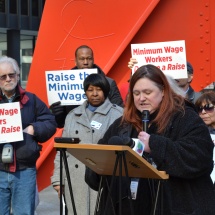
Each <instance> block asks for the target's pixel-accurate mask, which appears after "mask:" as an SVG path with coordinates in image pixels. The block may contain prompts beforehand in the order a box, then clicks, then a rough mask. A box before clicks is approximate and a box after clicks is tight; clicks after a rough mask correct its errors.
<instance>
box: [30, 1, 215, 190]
mask: <svg viewBox="0 0 215 215" xmlns="http://www.w3.org/2000/svg"><path fill="white" fill-rule="evenodd" d="M214 11H215V1H213V0H202V1H196V0H189V1H187V0H180V1H173V0H164V1H159V0H144V1H143V0H125V1H116V0H102V1H101V0H60V1H53V0H46V3H45V7H44V11H43V16H42V20H41V24H40V29H39V34H38V39H37V42H36V47H35V51H34V56H33V62H32V65H31V69H30V74H29V78H28V85H27V90H29V91H31V92H34V93H36V94H37V95H38V96H39V97H40V98H41V99H42V100H43V101H44V102H46V103H47V94H46V86H45V71H47V70H66V69H70V68H72V67H73V66H74V52H75V49H76V48H77V47H78V46H80V45H84V44H85V45H88V46H90V47H91V48H92V49H93V50H94V57H95V63H96V64H98V65H99V66H100V67H101V68H102V69H103V71H104V72H105V73H106V75H107V76H109V77H111V78H114V79H115V80H116V82H117V84H118V87H119V89H121V92H122V95H123V97H124V96H125V94H126V93H127V91H126V90H127V85H128V83H127V81H128V79H129V78H130V73H131V71H130V70H129V69H128V67H127V63H128V61H129V58H130V57H131V48H130V47H131V46H130V44H134V43H150V42H163V41H174V40H185V43H186V55H187V60H188V61H190V62H191V64H192V65H193V67H194V80H193V82H192V87H193V88H194V89H195V90H196V91H200V90H202V89H203V88H204V87H206V86H207V85H209V84H210V83H212V82H213V81H215V64H214V63H213V64H212V61H214V60H215V39H214V38H215V15H214V13H213V12H214ZM61 132H62V130H61V129H59V130H58V131H57V132H56V134H55V136H61ZM53 144H54V137H53V138H52V139H50V140H49V141H47V142H46V143H44V144H43V150H42V152H41V156H40V158H39V159H38V162H37V169H38V177H37V179H38V187H39V190H42V189H44V188H45V187H47V186H48V185H50V176H51V175H52V171H53V167H54V163H53V160H54V157H55V153H56V150H55V149H54V148H53Z"/></svg>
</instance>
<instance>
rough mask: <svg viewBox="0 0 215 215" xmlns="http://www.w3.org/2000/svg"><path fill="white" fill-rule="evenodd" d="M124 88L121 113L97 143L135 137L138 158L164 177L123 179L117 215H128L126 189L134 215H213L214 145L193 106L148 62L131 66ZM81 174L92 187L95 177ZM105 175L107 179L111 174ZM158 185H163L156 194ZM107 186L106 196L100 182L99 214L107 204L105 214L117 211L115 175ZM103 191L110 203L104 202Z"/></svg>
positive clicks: (88, 173) (117, 200)
mask: <svg viewBox="0 0 215 215" xmlns="http://www.w3.org/2000/svg"><path fill="white" fill-rule="evenodd" d="M129 91H130V92H131V93H130V94H129V97H128V100H127V103H126V106H125V108H124V113H123V116H122V117H121V118H119V119H117V120H116V121H115V122H114V123H113V124H112V125H111V126H110V127H109V129H108V130H107V132H106V133H105V135H104V137H103V138H102V139H101V140H99V142H98V144H107V143H110V139H111V138H113V137H115V136H118V137H120V138H121V139H122V140H123V139H124V138H138V139H139V140H140V141H142V142H143V143H144V145H145V146H144V152H143V158H144V159H146V160H147V161H148V162H149V163H151V164H153V166H154V167H155V168H157V169H158V170H159V171H165V172H166V173H167V174H168V175H169V179H167V180H165V181H162V182H159V181H158V180H153V179H145V178H140V179H139V180H137V181H136V182H135V183H134V181H133V180H131V179H130V180H131V182H133V183H132V186H131V187H130V185H131V184H129V187H128V186H127V183H126V181H127V180H126V178H125V177H123V179H122V184H123V186H122V187H121V188H122V192H121V199H122V214H123V215H127V214H131V211H130V201H129V200H130V199H131V197H130V196H131V192H132V194H133V196H132V200H131V201H132V202H131V203H132V206H133V210H134V213H133V214H135V215H139V214H144V215H150V214H164V215H167V214H168V215H169V214H171V215H173V214H174V215H176V214H184V215H185V214H187V215H188V214H195V215H207V214H211V215H212V214H215V204H214V202H215V193H214V189H213V183H212V180H211V178H210V173H211V171H212V169H213V148H214V144H213V142H212V140H211V137H210V134H209V132H208V128H207V127H206V125H205V123H204V122H203V121H202V119H201V118H200V117H199V115H198V113H197V112H196V109H195V106H194V104H192V103H191V102H189V101H187V100H185V99H184V98H183V97H182V96H180V95H178V94H176V93H175V92H174V91H173V90H172V88H171V87H170V85H169V83H168V80H167V78H166V76H165V75H164V73H163V72H162V71H161V70H160V69H159V68H158V67H156V66H154V65H151V64H147V65H144V66H141V67H139V68H138V69H137V70H136V72H135V73H134V74H133V76H132V77H131V80H130V86H129ZM145 111H148V112H149V117H147V119H148V126H147V127H146V128H145V124H144V123H143V121H142V117H143V116H142V113H143V112H145ZM85 177H86V182H87V183H88V185H89V186H90V187H92V188H94V189H96V190H97V189H98V187H99V181H100V180H99V179H100V177H99V176H98V175H97V174H96V173H94V172H93V171H92V170H89V169H87V171H86V176H85ZM106 177H107V181H108V182H110V181H111V176H106ZM103 181H105V180H103ZM160 183H161V186H162V187H161V188H162V189H161V192H159V193H158V194H159V195H158V198H156V192H157V189H158V186H159V185H160ZM96 184H97V187H96ZM109 186H110V183H109ZM112 187H113V189H112V192H111V194H110V193H109V192H108V186H107V183H106V181H105V183H103V185H102V194H101V198H100V205H99V209H100V211H99V213H98V214H104V210H105V206H106V202H108V205H107V209H108V210H107V211H106V212H107V213H106V214H111V215H112V214H119V192H118V191H119V189H120V188H119V180H118V178H115V180H114V182H113V186H112ZM134 194H135V195H134ZM108 195H110V196H111V197H112V201H111V200H109V201H107V197H108ZM155 200H156V202H157V207H156V210H155V211H154V207H153V203H154V201H155ZM114 211H115V213H114Z"/></svg>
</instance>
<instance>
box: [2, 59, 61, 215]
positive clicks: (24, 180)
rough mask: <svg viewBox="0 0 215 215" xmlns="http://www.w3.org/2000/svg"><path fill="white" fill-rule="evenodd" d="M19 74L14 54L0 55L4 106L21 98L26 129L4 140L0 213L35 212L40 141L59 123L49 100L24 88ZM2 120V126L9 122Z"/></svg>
mask: <svg viewBox="0 0 215 215" xmlns="http://www.w3.org/2000/svg"><path fill="white" fill-rule="evenodd" d="M19 74H20V71H19V67H18V65H17V62H16V61H15V60H14V59H13V58H9V57H6V56H3V57H0V108H3V103H13V102H18V103H19V105H20V113H21V124H22V129H23V130H22V132H23V140H21V141H16V139H14V141H13V142H11V143H8V141H3V140H2V139H1V141H0V215H5V214H10V211H11V210H12V211H13V214H26V215H32V214H34V209H35V194H36V161H37V159H38V157H39V156H40V151H41V147H42V146H41V145H39V144H38V142H40V143H43V142H45V141H47V140H48V139H49V138H51V137H52V135H54V134H55V131H56V127H57V124H56V122H55V117H54V115H52V114H51V112H50V110H49V109H48V107H47V106H46V104H45V103H44V102H42V101H41V100H40V99H39V98H38V97H37V96H36V95H34V94H33V93H30V92H26V91H25V90H24V89H22V88H21V86H20V85H19ZM1 113H2V112H1ZM0 123H1V124H0V125H1V126H2V124H4V123H5V122H4V121H0ZM11 135H13V131H11ZM14 136H15V135H14ZM5 150H9V151H7V152H8V153H9V152H10V153H9V154H10V156H6V154H5ZM7 155H8V154H7Z"/></svg>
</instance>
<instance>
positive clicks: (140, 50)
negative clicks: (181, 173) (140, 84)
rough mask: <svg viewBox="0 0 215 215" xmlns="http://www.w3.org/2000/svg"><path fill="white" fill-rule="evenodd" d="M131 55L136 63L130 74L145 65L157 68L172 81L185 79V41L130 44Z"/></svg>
mask: <svg viewBox="0 0 215 215" xmlns="http://www.w3.org/2000/svg"><path fill="white" fill-rule="evenodd" d="M131 55H132V58H135V59H136V60H137V61H138V63H137V64H135V66H134V68H133V69H132V74H133V73H134V72H135V71H136V70H137V69H138V68H139V67H140V66H143V65H146V64H153V65H155V66H157V67H159V68H160V69H161V70H162V71H163V73H164V74H166V75H169V76H171V77H172V78H174V79H180V78H187V64H186V49H185V41H184V40H179V41H169V42H157V43H142V44H131Z"/></svg>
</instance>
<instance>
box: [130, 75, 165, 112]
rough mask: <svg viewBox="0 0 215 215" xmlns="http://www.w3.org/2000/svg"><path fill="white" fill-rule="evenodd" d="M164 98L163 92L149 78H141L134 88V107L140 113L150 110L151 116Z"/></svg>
mask: <svg viewBox="0 0 215 215" xmlns="http://www.w3.org/2000/svg"><path fill="white" fill-rule="evenodd" d="M163 96H164V93H163V90H161V89H160V88H158V86H157V85H156V83H155V82H153V81H151V80H149V79H148V78H140V79H139V80H138V81H137V82H136V83H135V85H134V88H133V97H134V105H135V107H136V108H137V109H138V110H139V111H140V112H142V111H143V110H148V111H149V112H150V114H151V113H153V112H155V111H156V110H157V109H158V108H159V106H160V103H161V101H162V99H163Z"/></svg>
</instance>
